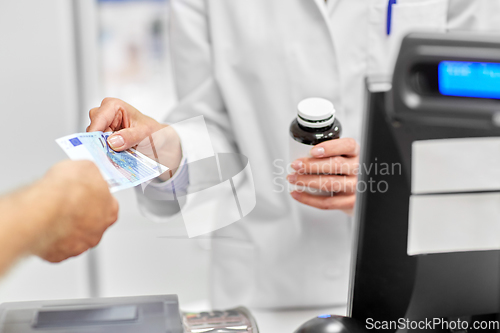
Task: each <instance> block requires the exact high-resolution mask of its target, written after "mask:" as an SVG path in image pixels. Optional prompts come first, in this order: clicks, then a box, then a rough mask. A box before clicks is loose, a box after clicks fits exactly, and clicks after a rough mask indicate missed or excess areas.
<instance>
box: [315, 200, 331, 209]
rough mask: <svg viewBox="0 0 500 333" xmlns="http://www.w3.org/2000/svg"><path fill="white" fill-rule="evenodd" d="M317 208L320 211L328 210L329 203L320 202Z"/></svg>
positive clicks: (326, 201) (325, 201)
mask: <svg viewBox="0 0 500 333" xmlns="http://www.w3.org/2000/svg"><path fill="white" fill-rule="evenodd" d="M318 208H319V209H321V210H328V209H330V203H329V202H328V200H321V201H320V203H319V206H318Z"/></svg>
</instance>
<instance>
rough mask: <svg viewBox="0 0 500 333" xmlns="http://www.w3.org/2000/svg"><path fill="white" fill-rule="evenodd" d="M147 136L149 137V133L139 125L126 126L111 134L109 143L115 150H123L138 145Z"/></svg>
mask: <svg viewBox="0 0 500 333" xmlns="http://www.w3.org/2000/svg"><path fill="white" fill-rule="evenodd" d="M143 132H144V133H143ZM145 137H147V133H145V131H142V130H141V129H140V128H139V127H131V128H125V129H122V130H120V131H118V132H115V133H113V135H110V136H109V138H108V144H109V146H110V147H111V148H112V149H113V150H115V151H123V150H126V149H129V148H131V147H134V146H136V145H137V144H139V143H140V142H141V141H142V140H143V139H144V138H145Z"/></svg>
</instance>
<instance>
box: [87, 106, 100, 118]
mask: <svg viewBox="0 0 500 333" xmlns="http://www.w3.org/2000/svg"><path fill="white" fill-rule="evenodd" d="M97 110H98V108H92V109H90V111H89V118H90V119H92V118H94V117H95V115H96V113H97Z"/></svg>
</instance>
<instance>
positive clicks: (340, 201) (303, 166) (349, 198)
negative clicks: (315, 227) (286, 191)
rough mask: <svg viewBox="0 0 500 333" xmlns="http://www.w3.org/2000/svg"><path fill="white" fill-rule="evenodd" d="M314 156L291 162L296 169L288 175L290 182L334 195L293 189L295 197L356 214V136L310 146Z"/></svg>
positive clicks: (307, 202)
mask: <svg viewBox="0 0 500 333" xmlns="http://www.w3.org/2000/svg"><path fill="white" fill-rule="evenodd" d="M311 156H313V157H312V158H300V159H298V160H296V161H294V162H293V163H292V168H293V169H295V172H294V173H292V174H290V175H288V177H287V179H288V181H289V182H290V183H292V184H295V185H300V186H301V187H305V188H310V189H316V190H318V189H319V190H321V191H325V192H331V193H332V195H331V196H322V195H313V194H309V193H306V192H304V191H294V192H292V193H291V195H292V197H293V198H294V199H295V200H297V201H299V202H302V203H303V204H306V205H309V206H312V207H316V208H319V209H327V210H328V209H331V210H333V209H335V210H341V211H343V212H345V213H346V214H348V215H352V214H353V210H354V203H355V201H356V184H357V179H358V177H357V175H358V173H359V145H358V143H357V142H356V140H354V139H350V138H345V139H337V140H331V141H326V142H323V143H320V144H319V145H317V146H315V147H314V148H312V149H311Z"/></svg>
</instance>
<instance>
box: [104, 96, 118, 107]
mask: <svg viewBox="0 0 500 333" xmlns="http://www.w3.org/2000/svg"><path fill="white" fill-rule="evenodd" d="M115 102H116V98H114V97H106V98H104V99H103V100H102V102H101V105H104V104H110V103H115Z"/></svg>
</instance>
